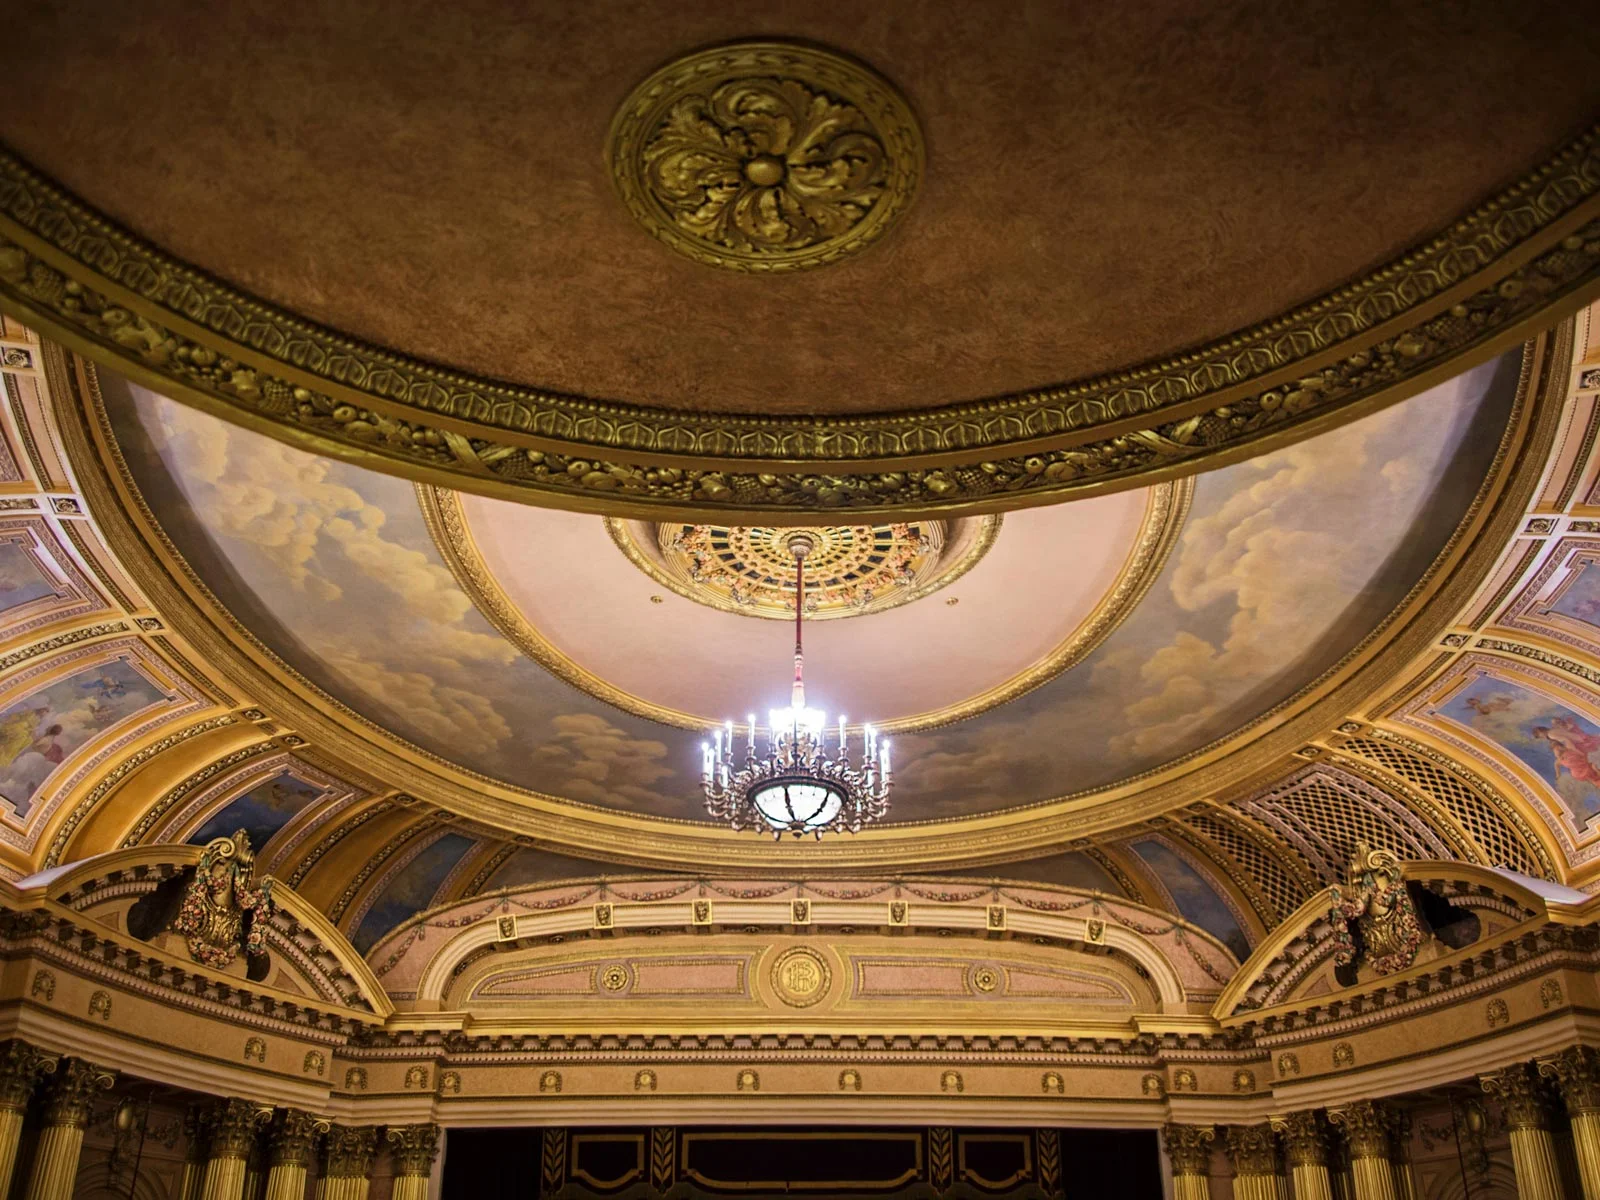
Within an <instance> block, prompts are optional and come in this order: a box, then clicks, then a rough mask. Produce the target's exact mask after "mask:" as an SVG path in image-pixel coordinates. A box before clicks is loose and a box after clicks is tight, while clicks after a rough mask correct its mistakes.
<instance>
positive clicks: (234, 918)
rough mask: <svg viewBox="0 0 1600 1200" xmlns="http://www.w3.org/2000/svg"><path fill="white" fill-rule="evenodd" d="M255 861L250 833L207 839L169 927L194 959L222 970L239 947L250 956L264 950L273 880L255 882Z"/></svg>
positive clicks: (270, 912) (232, 958)
mask: <svg viewBox="0 0 1600 1200" xmlns="http://www.w3.org/2000/svg"><path fill="white" fill-rule="evenodd" d="M255 865H256V856H255V853H254V852H253V851H252V850H251V849H250V837H249V835H248V834H247V833H245V831H244V830H242V829H241V830H238V831H237V832H236V833H235V834H234V835H233V836H232V837H225V838H217V839H216V841H214V842H210V843H208V844H207V846H206V848H205V850H204V851H203V852H202V853H201V855H200V862H199V864H198V865H197V866H196V867H195V873H194V881H193V882H192V883H190V884H189V889H188V891H187V892H185V893H184V897H183V907H182V908H180V909H179V910H178V918H177V920H176V921H175V922H173V926H172V927H173V929H174V930H176V931H177V932H178V933H181V934H183V935H184V937H185V938H186V939H187V941H188V944H189V953H190V955H191V956H192V957H193V958H194V960H195V961H196V962H198V963H202V964H204V965H205V966H208V967H215V968H217V969H219V970H220V969H222V968H224V967H227V966H229V965H230V964H231V963H232V962H233V960H234V959H235V958H237V957H238V956H239V952H240V951H241V950H242V951H244V953H245V954H246V955H251V956H253V955H258V954H262V953H264V952H265V950H266V918H267V917H269V916H270V915H271V914H272V879H271V878H270V877H269V878H267V879H263V880H262V881H261V886H260V887H257V886H256V884H255Z"/></svg>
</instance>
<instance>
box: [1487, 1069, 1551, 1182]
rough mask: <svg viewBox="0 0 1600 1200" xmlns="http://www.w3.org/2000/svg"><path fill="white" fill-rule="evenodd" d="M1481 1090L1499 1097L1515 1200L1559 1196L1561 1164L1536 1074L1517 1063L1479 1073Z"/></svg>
mask: <svg viewBox="0 0 1600 1200" xmlns="http://www.w3.org/2000/svg"><path fill="white" fill-rule="evenodd" d="M1479 1082H1480V1083H1481V1084H1482V1085H1483V1090H1484V1091H1486V1092H1488V1093H1489V1094H1490V1095H1491V1096H1494V1097H1496V1098H1497V1099H1498V1100H1499V1101H1500V1109H1501V1111H1502V1112H1504V1113H1505V1118H1506V1126H1507V1128H1508V1129H1510V1131H1511V1160H1512V1164H1513V1165H1514V1166H1515V1168H1516V1172H1517V1196H1518V1197H1519V1200H1562V1189H1561V1164H1560V1162H1559V1160H1558V1159H1557V1157H1556V1146H1555V1139H1554V1138H1553V1137H1552V1136H1551V1135H1550V1111H1549V1108H1548V1107H1547V1106H1546V1103H1545V1093H1544V1089H1543V1088H1542V1087H1540V1086H1539V1084H1540V1080H1539V1075H1538V1074H1537V1072H1535V1071H1534V1069H1533V1068H1532V1067H1531V1066H1529V1065H1528V1064H1527V1063H1518V1064H1516V1065H1515V1066H1511V1067H1507V1068H1506V1069H1505V1070H1504V1071H1500V1072H1497V1073H1496V1074H1493V1075H1484V1076H1480V1077H1479Z"/></svg>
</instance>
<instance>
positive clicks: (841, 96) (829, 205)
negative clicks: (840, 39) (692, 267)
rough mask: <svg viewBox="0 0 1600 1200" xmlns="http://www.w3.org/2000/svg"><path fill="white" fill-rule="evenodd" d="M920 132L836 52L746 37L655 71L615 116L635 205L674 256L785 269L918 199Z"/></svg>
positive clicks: (618, 151) (618, 159)
mask: <svg viewBox="0 0 1600 1200" xmlns="http://www.w3.org/2000/svg"><path fill="white" fill-rule="evenodd" d="M922 157H923V151H922V134H921V131H920V130H919V129H918V128H917V123H916V119H915V118H914V117H913V116H912V113H911V106H910V105H909V104H907V103H906V101H905V98H904V97H903V96H901V95H900V93H899V92H898V91H897V90H896V89H895V88H894V86H893V85H892V84H890V83H889V82H888V81H887V80H885V79H883V78H882V77H881V76H879V75H878V74H877V73H875V72H874V71H871V70H869V69H868V68H866V67H864V66H862V65H861V64H859V63H856V62H852V61H851V60H850V59H847V58H844V57H842V56H840V55H838V54H833V53H830V52H828V51H826V50H820V49H816V48H814V47H810V46H800V45H788V44H785V43H782V42H742V43H738V44H735V45H731V46H719V47H716V48H715V49H711V50H701V51H697V52H695V53H693V54H689V55H686V56H685V57H683V58H680V59H678V60H677V61H675V62H672V63H669V64H668V65H667V66H665V67H662V68H661V69H660V70H659V71H657V72H656V73H655V74H653V75H651V76H650V77H649V78H648V79H646V80H645V81H644V82H643V83H641V84H639V86H638V87H636V88H634V90H633V92H632V94H631V95H629V96H628V98H627V99H626V100H625V101H623V104H622V107H621V108H620V109H618V110H617V115H616V117H615V118H613V120H612V123H611V133H610V137H609V140H608V142H607V145H606V160H607V162H608V163H609V164H610V167H611V177H612V181H613V182H614V183H615V184H616V187H617V192H618V194H619V195H620V196H621V197H622V201H623V203H624V204H626V205H627V206H628V211H629V212H631V213H632V214H633V215H634V217H635V218H636V219H637V220H638V221H639V222H640V224H642V225H643V226H644V227H645V228H646V229H648V230H649V231H650V232H651V233H652V234H654V235H655V236H656V237H657V238H659V239H660V240H661V241H662V242H664V243H665V244H666V245H668V246H670V247H671V248H672V249H674V250H676V251H677V252H678V253H679V254H683V255H686V256H688V257H689V258H692V259H694V260H695V261H697V262H702V263H707V264H709V265H711V266H716V267H726V268H728V269H730V270H734V271H790V270H799V269H803V268H806V267H817V266H822V265H823V264H825V263H830V262H835V261H837V260H838V259H840V258H844V257H845V256H847V255H850V254H854V253H857V252H858V251H860V250H861V249H863V248H864V247H866V246H867V245H869V244H870V243H871V242H872V241H874V240H875V239H876V238H878V237H879V236H881V235H882V233H883V231H884V230H885V229H887V228H888V227H889V225H890V224H891V223H892V222H893V221H894V220H895V219H896V218H897V217H899V215H900V214H901V213H902V212H904V211H905V209H906V207H907V206H908V205H909V204H910V203H911V199H912V196H913V195H914V194H915V193H916V190H917V182H918V180H919V179H920V177H921V175H922Z"/></svg>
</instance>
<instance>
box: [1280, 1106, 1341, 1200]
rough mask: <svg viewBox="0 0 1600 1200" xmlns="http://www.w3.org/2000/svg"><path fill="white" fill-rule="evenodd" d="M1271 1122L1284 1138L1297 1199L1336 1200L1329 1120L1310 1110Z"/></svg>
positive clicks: (1285, 1153) (1284, 1147) (1286, 1156)
mask: <svg viewBox="0 0 1600 1200" xmlns="http://www.w3.org/2000/svg"><path fill="white" fill-rule="evenodd" d="M1271 1124H1272V1128H1273V1131H1274V1132H1275V1133H1276V1134H1277V1135H1278V1137H1279V1138H1280V1139H1281V1140H1282V1142H1283V1150H1284V1158H1285V1159H1286V1160H1287V1161H1288V1164H1289V1175H1290V1178H1291V1179H1292V1180H1293V1181H1294V1196H1295V1200H1334V1197H1333V1178H1332V1176H1331V1175H1330V1174H1329V1172H1328V1158H1329V1154H1328V1140H1329V1139H1328V1127H1327V1123H1326V1122H1325V1121H1324V1120H1323V1119H1322V1117H1321V1116H1320V1115H1319V1114H1318V1113H1316V1112H1311V1111H1307V1112H1296V1113H1290V1114H1289V1115H1288V1116H1286V1117H1273V1118H1272V1122H1271Z"/></svg>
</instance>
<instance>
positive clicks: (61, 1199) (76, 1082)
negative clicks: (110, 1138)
mask: <svg viewBox="0 0 1600 1200" xmlns="http://www.w3.org/2000/svg"><path fill="white" fill-rule="evenodd" d="M115 1081H116V1076H115V1075H114V1074H112V1072H110V1071H108V1070H106V1069H105V1068H104V1067H97V1066H95V1065H94V1064H93V1063H89V1062H84V1061H83V1060H82V1059H81V1058H68V1059H64V1060H63V1061H62V1062H61V1063H60V1065H58V1066H57V1067H56V1069H55V1071H54V1073H53V1074H52V1075H51V1076H50V1080H49V1083H48V1084H47V1085H46V1091H45V1103H44V1113H43V1117H44V1120H43V1125H42V1127H41V1128H40V1130H39V1145H38V1148H37V1149H36V1150H35V1151H34V1156H33V1171H32V1173H31V1174H30V1175H29V1176H28V1189H27V1191H26V1193H24V1194H25V1196H26V1200H72V1190H73V1187H72V1185H73V1182H74V1180H75V1179H76V1177H77V1174H78V1154H79V1152H80V1151H82V1149H83V1127H84V1125H85V1124H87V1123H88V1120H89V1101H90V1099H91V1097H93V1095H94V1093H95V1092H97V1091H102V1090H104V1089H106V1088H109V1087H110V1086H111V1085H112V1084H113V1083H114V1082H115Z"/></svg>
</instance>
